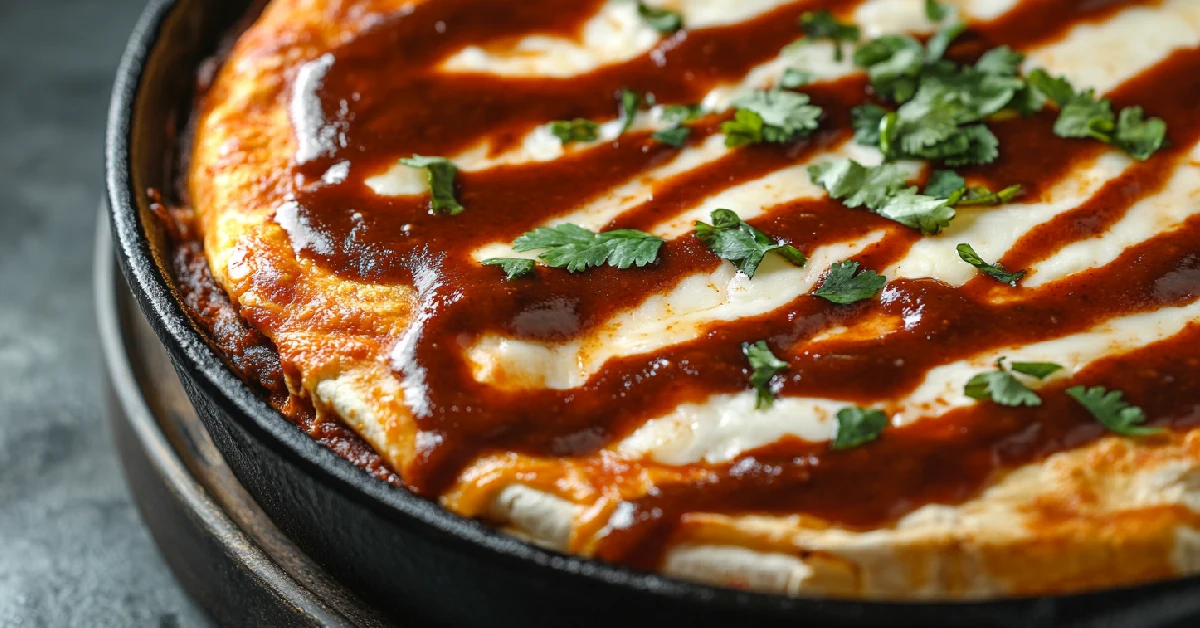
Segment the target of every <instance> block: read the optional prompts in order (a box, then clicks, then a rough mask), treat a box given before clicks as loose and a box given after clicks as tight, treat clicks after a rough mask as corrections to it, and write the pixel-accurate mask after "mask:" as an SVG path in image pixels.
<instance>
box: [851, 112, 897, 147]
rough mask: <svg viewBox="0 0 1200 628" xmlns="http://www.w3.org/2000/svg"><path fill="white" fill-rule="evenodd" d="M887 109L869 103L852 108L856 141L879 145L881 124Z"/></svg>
mask: <svg viewBox="0 0 1200 628" xmlns="http://www.w3.org/2000/svg"><path fill="white" fill-rule="evenodd" d="M887 113H888V112H887V109H884V108H883V107H880V106H879V105H876V104H871V103H867V104H865V105H859V106H858V107H855V108H854V109H851V110H850V124H851V126H852V127H853V128H854V141H855V142H857V143H858V144H859V145H860V146H879V126H880V124H882V123H883V117H884V116H886V115H887Z"/></svg>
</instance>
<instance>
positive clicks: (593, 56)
mask: <svg viewBox="0 0 1200 628" xmlns="http://www.w3.org/2000/svg"><path fill="white" fill-rule="evenodd" d="M658 41H659V34H658V32H657V31H655V30H654V29H653V28H650V26H648V25H647V24H646V23H645V21H644V20H642V19H641V18H640V17H638V14H637V4H636V3H634V2H628V1H623V0H612V1H610V2H608V3H606V4H605V5H604V6H603V7H602V8H601V9H600V12H599V13H597V14H596V15H595V16H594V17H593V18H592V19H590V20H588V22H587V23H586V24H585V25H584V27H583V30H582V34H581V39H580V40H578V41H575V40H571V39H566V38H563V37H558V36H551V35H540V34H535V35H529V36H527V37H523V38H521V39H520V40H518V41H517V42H515V43H514V44H511V45H510V47H506V48H495V49H487V48H481V47H478V46H469V47H467V48H464V49H462V50H461V51H459V52H458V53H457V54H455V55H453V56H451V57H450V58H449V59H447V60H446V61H445V63H444V64H443V65H442V67H441V69H442V70H443V71H445V72H480V73H488V74H497V75H501V76H546V77H559V78H562V77H569V76H577V75H580V74H586V73H588V72H591V71H593V70H595V69H596V68H599V67H602V66H605V65H611V64H614V63H620V62H622V61H628V60H629V59H633V58H635V57H638V56H641V55H643V54H645V53H646V52H647V51H649V50H650V49H651V48H653V47H654V45H655V44H656V43H658Z"/></svg>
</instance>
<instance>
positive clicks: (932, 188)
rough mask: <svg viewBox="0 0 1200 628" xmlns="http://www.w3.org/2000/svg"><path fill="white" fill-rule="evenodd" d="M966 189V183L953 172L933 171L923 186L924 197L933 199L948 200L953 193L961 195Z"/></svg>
mask: <svg viewBox="0 0 1200 628" xmlns="http://www.w3.org/2000/svg"><path fill="white" fill-rule="evenodd" d="M966 189H967V182H966V180H965V179H963V178H962V177H960V176H959V175H958V173H957V172H954V171H953V170H935V171H934V172H933V174H930V175H929V182H928V183H926V184H925V192H924V194H925V196H932V197H934V198H950V197H951V196H953V195H954V193H955V192H958V193H960V194H961V193H962V192H964V191H965V190H966Z"/></svg>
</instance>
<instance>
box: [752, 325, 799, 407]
mask: <svg viewBox="0 0 1200 628" xmlns="http://www.w3.org/2000/svg"><path fill="white" fill-rule="evenodd" d="M742 353H744V354H745V355H746V359H748V360H750V369H751V370H750V385H751V386H753V387H754V391H755V393H756V394H755V398H754V407H755V408H757V409H759V410H765V409H767V408H770V407H771V406H772V405H774V404H775V390H774V389H773V388H772V387H771V381H772V380H773V379H775V375H777V374H778V373H779V372H780V371H782V370H784V369H786V368H787V365H788V364H787V362H784V361H783V360H780V359H779V358H777V357H775V354H774V353H771V349H770V347H768V346H767V343H766V341H763V340H759V341H758V342H755V343H749V342H745V343H742Z"/></svg>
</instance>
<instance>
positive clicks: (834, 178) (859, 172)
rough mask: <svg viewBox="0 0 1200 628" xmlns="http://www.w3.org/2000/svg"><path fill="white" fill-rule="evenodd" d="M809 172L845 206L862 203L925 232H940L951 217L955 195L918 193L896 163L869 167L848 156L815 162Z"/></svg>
mask: <svg viewBox="0 0 1200 628" xmlns="http://www.w3.org/2000/svg"><path fill="white" fill-rule="evenodd" d="M808 173H809V176H810V177H811V178H812V181H813V183H816V184H817V185H820V186H822V187H824V188H825V189H826V190H827V191H828V192H829V195H830V196H832V197H833V198H835V199H838V200H840V201H842V203H843V204H845V205H846V206H847V207H851V208H853V207H862V206H865V207H866V208H867V209H869V210H871V211H873V212H875V213H877V214H879V215H880V216H883V217H884V218H890V219H892V220H895V221H896V222H899V223H900V224H902V225H905V226H907V227H912V228H913V229H918V230H920V231H921V233H924V234H926V235H935V234H937V233H940V232H941V231H942V229H945V228H946V227H947V226H948V225H949V224H950V220H951V219H952V218H954V203H955V202H957V201H958V197H957V195H954V196H952V197H951V198H944V199H943V198H936V197H933V196H927V195H924V194H918V193H917V191H916V188H915V187H910V186H908V184H907V183H905V174H904V171H903V170H902V169H901V168H899V167H897V166H893V165H890V164H884V165H881V166H874V167H870V168H868V167H866V166H863V165H862V164H860V163H858V162H856V161H853V160H850V159H847V160H843V161H835V162H825V163H820V164H814V165H812V166H809V167H808Z"/></svg>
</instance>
